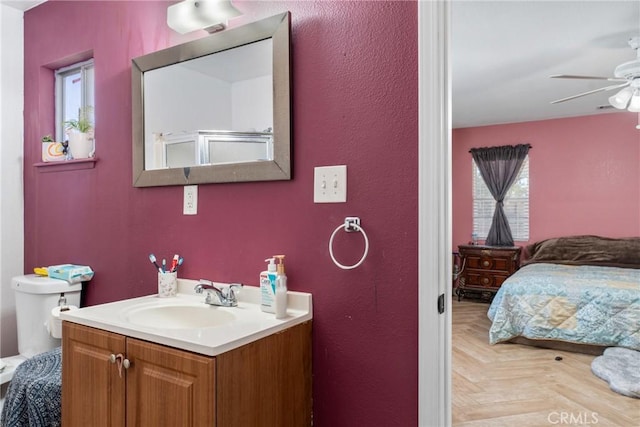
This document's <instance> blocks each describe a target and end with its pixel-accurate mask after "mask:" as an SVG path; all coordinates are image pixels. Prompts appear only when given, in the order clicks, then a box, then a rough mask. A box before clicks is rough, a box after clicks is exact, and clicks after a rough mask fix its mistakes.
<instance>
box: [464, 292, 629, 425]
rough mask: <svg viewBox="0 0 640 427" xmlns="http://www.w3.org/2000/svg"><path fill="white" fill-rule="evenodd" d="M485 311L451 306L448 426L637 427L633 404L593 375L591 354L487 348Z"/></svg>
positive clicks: (467, 303) (471, 304) (481, 306)
mask: <svg viewBox="0 0 640 427" xmlns="http://www.w3.org/2000/svg"><path fill="white" fill-rule="evenodd" d="M488 309H489V305H488V304H487V303H483V302H476V301H473V300H463V301H460V302H458V301H454V302H453V314H452V316H453V326H452V335H453V337H452V347H453V352H452V353H453V362H452V369H453V371H452V383H453V393H452V417H453V425H454V426H455V427H472V426H473V427H485V426H486V427H494V426H496V427H497V426H500V427H502V426H504V427H516V426H517V427H543V426H561V427H562V426H598V427H599V426H615V427H640V399H633V398H630V397H626V396H622V395H619V394H617V393H614V392H613V391H611V390H610V389H609V385H608V384H607V383H606V382H605V381H603V380H601V379H599V378H598V377H596V376H595V375H594V374H593V373H592V372H591V361H592V360H593V359H594V357H595V356H592V355H587V354H580V353H572V352H566V351H558V350H549V349H542V348H536V347H530V346H525V345H519V344H496V345H493V346H492V345H489V339H488V336H489V328H490V326H491V322H490V320H489V319H488V318H487V310H488ZM556 356H560V357H562V360H560V361H556V360H555V358H556Z"/></svg>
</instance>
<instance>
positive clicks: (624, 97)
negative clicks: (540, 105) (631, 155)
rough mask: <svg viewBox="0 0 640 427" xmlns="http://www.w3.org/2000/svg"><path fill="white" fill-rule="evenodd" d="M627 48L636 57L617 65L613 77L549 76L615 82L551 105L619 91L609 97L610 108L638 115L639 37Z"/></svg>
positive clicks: (639, 101) (639, 78)
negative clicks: (599, 93)
mask: <svg viewBox="0 0 640 427" xmlns="http://www.w3.org/2000/svg"><path fill="white" fill-rule="evenodd" d="M629 46H631V48H632V49H634V50H635V51H636V52H637V55H638V56H637V58H636V59H635V60H633V61H629V62H625V63H623V64H620V65H618V66H617V67H616V68H615V70H614V72H613V75H614V77H595V76H578V75H569V74H554V75H552V76H549V77H551V78H554V79H583V80H606V81H609V82H617V83H615V84H612V85H610V86H605V87H602V88H599V89H594V90H590V91H588V92H583V93H579V94H577V95H573V96H568V97H566V98H562V99H557V100H555V101H552V102H551V103H552V104H557V103H560V102H565V101H570V100H572V99H576V98H580V97H582V96H586V95H591V94H594V93H598V92H607V91H610V90H616V89H621V90H620V91H619V92H618V93H616V94H615V95H613V96H611V97H609V103H610V104H611V106H613V107H615V108H617V109H620V110H625V109H626V110H628V111H631V112H633V113H640V36H637V37H632V38H631V39H629ZM638 128H639V129H640V125H638Z"/></svg>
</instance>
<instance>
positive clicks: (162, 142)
mask: <svg viewBox="0 0 640 427" xmlns="http://www.w3.org/2000/svg"><path fill="white" fill-rule="evenodd" d="M272 46H273V43H272V40H271V39H267V40H261V41H259V42H255V43H251V44H248V45H245V46H240V47H237V48H234V49H229V50H226V51H223V52H218V53H216V54H215V55H206V56H203V57H200V58H195V59H192V60H189V61H184V62H180V63H178V64H176V65H174V66H171V67H162V68H157V69H155V70H149V71H147V72H146V73H144V82H143V85H144V89H145V91H144V116H145V118H146V120H145V169H146V170H149V169H162V168H167V167H184V166H196V165H204V164H217V163H225V162H232V161H233V160H232V159H234V158H236V159H237V160H236V161H237V162H247V161H249V162H250V161H258V160H273V159H271V158H268V157H265V156H264V154H262V153H261V152H260V151H262V152H264V151H266V152H267V153H268V152H269V151H270V150H259V152H256V155H255V156H248V157H247V154H249V153H246V151H247V147H246V146H245V144H243V141H242V140H241V139H240V137H239V135H236V136H234V137H233V138H232V141H230V142H229V143H228V144H226V149H225V150H223V153H226V154H227V156H225V157H226V159H221V158H216V157H212V158H208V156H207V158H205V157H204V156H199V155H198V154H199V152H200V153H205V152H208V151H209V150H207V148H206V147H204V146H202V145H201V144H200V143H204V142H206V141H207V139H205V138H199V134H200V133H201V132H203V130H207V129H215V130H218V131H222V132H221V135H222V134H224V131H239V132H243V133H244V134H245V135H246V136H247V138H248V140H247V141H246V142H247V143H248V144H249V145H251V141H252V140H253V139H254V138H253V137H252V132H256V134H255V135H256V137H257V136H259V135H262V133H263V132H262V131H268V132H270V131H271V129H272V128H273V74H272V70H273V65H272V63H273V61H272V57H273V51H272ZM175 82H182V83H181V84H179V85H177V84H175ZM185 105H187V106H189V108H184V106H185ZM258 130H260V131H261V132H260V133H257V131H258ZM213 132H215V131H213ZM232 142H234V143H232ZM269 142H270V139H269ZM236 150H237V151H238V155H235V154H234V151H236ZM243 152H245V153H243ZM190 154H192V155H191V156H190ZM174 156H178V157H176V158H173V157H174Z"/></svg>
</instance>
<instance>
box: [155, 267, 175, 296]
mask: <svg viewBox="0 0 640 427" xmlns="http://www.w3.org/2000/svg"><path fill="white" fill-rule="evenodd" d="M177 292H178V273H177V272H175V271H174V272H173V273H171V272H166V273H158V296H159V297H160V298H167V297H175V296H176V293H177Z"/></svg>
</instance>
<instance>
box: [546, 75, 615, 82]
mask: <svg viewBox="0 0 640 427" xmlns="http://www.w3.org/2000/svg"><path fill="white" fill-rule="evenodd" d="M549 78H552V79H580V80H607V81H610V82H624V81H626V80H627V79H623V78H617V77H598V76H576V75H573V74H553V75H551V76H549Z"/></svg>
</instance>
